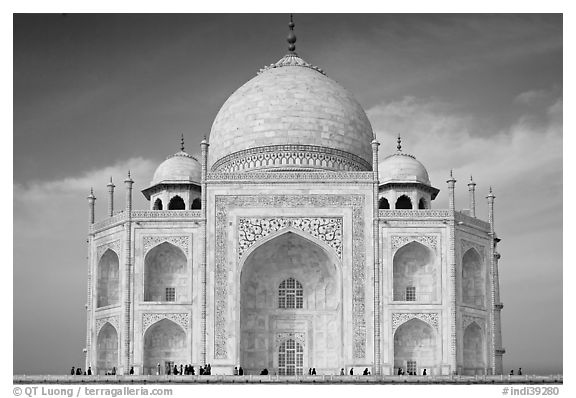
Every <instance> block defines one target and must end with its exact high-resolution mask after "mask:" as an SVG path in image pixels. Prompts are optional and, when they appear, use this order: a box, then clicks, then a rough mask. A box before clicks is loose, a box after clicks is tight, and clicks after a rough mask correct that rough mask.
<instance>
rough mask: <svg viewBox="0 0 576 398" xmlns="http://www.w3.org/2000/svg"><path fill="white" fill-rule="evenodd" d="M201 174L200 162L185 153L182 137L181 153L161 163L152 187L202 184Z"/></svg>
mask: <svg viewBox="0 0 576 398" xmlns="http://www.w3.org/2000/svg"><path fill="white" fill-rule="evenodd" d="M201 173H202V167H201V165H200V162H198V160H197V159H196V158H195V157H194V156H192V155H189V154H187V153H186V152H184V137H182V141H181V150H180V152H177V153H175V154H174V155H172V156H168V158H166V160H165V161H163V162H162V163H160V166H158V168H157V169H156V172H155V173H154V177H152V182H151V183H150V185H151V186H154V185H157V184H162V183H164V184H171V183H195V184H200V181H201V175H202V174H201Z"/></svg>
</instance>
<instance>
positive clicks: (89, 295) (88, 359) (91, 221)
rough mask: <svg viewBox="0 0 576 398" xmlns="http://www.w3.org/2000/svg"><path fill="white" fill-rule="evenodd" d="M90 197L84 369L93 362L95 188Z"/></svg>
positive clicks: (91, 190)
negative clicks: (93, 227)
mask: <svg viewBox="0 0 576 398" xmlns="http://www.w3.org/2000/svg"><path fill="white" fill-rule="evenodd" d="M86 199H88V223H89V224H88V239H87V240H86V243H87V244H88V245H87V246H88V253H87V256H86V259H87V266H88V272H87V274H88V282H87V284H86V295H87V297H86V306H85V307H86V347H85V348H84V350H85V351H84V353H85V364H84V369H88V366H91V362H92V318H93V316H92V244H93V241H94V234H93V232H92V226H93V224H94V218H95V217H94V215H95V212H94V207H95V206H94V205H95V203H96V196H94V190H93V189H92V188H90V195H88V197H87V198H86Z"/></svg>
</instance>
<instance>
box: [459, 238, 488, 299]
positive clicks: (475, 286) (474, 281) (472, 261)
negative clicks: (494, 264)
mask: <svg viewBox="0 0 576 398" xmlns="http://www.w3.org/2000/svg"><path fill="white" fill-rule="evenodd" d="M484 274H485V269H484V263H483V261H482V257H481V256H480V253H478V251H477V250H476V249H475V248H470V249H468V250H467V251H466V252H465V253H464V255H463V256H462V301H463V303H464V304H466V305H472V306H477V307H484V305H485V304H484V302H485V297H486V283H485V275H484Z"/></svg>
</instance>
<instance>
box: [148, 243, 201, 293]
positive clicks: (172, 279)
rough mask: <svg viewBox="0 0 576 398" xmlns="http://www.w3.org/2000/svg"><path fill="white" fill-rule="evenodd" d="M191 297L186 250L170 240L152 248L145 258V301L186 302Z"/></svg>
mask: <svg viewBox="0 0 576 398" xmlns="http://www.w3.org/2000/svg"><path fill="white" fill-rule="evenodd" d="M172 289H173V290H172ZM189 298H190V281H189V277H188V267H187V260H186V256H185V255H184V252H183V251H182V250H181V249H180V248H179V247H177V246H175V245H173V244H172V243H169V242H164V243H161V244H159V245H158V246H155V247H154V248H152V249H151V250H150V251H149V252H148V253H147V254H146V257H145V259H144V301H163V302H166V301H174V302H186V301H188V300H189Z"/></svg>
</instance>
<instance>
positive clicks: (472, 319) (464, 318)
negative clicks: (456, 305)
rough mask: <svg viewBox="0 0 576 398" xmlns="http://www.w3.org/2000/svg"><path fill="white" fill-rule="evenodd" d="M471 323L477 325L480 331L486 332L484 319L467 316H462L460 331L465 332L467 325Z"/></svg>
mask: <svg viewBox="0 0 576 398" xmlns="http://www.w3.org/2000/svg"><path fill="white" fill-rule="evenodd" d="M472 322H476V324H478V326H480V327H481V328H482V330H486V318H483V317H481V316H476V315H468V314H463V315H462V330H466V328H467V327H468V325H470V324H471V323H472Z"/></svg>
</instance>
